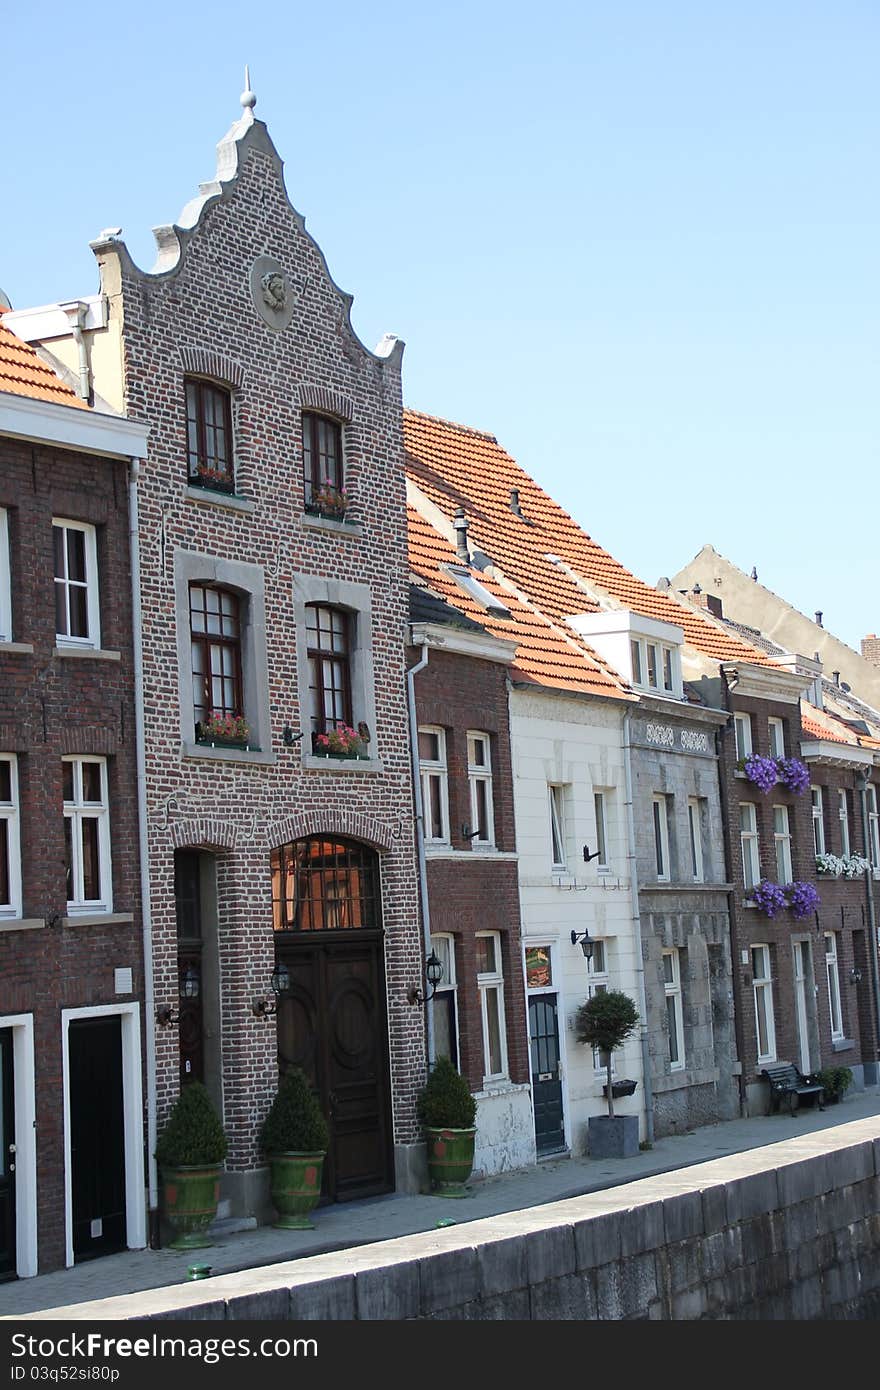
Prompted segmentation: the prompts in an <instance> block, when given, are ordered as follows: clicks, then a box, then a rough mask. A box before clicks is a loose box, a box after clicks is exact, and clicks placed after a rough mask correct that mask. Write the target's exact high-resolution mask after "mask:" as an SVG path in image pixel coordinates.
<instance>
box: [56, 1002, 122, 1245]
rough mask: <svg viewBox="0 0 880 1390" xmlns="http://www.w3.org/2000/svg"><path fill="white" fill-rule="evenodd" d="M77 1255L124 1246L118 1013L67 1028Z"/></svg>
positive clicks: (71, 1159) (80, 1022) (85, 1019)
mask: <svg viewBox="0 0 880 1390" xmlns="http://www.w3.org/2000/svg"><path fill="white" fill-rule="evenodd" d="M68 1054H69V1075H70V1162H71V1195H72V1200H73V1255H74V1259H75V1260H88V1259H91V1258H92V1257H93V1256H95V1255H109V1254H112V1253H113V1252H114V1251H117V1250H124V1249H125V1235H126V1230H125V1122H124V1117H123V1104H122V1028H121V1024H120V1019H119V1015H118V1014H112V1015H110V1016H109V1017H106V1018H84V1019H78V1020H76V1021H75V1022H73V1023H71V1025H70V1028H69V1031H68Z"/></svg>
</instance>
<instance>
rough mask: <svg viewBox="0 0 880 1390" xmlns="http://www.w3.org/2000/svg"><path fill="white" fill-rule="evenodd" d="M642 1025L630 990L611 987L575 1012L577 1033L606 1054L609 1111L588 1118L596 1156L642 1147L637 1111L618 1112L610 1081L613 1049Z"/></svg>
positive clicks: (626, 1153)
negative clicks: (631, 1113) (626, 991)
mask: <svg viewBox="0 0 880 1390" xmlns="http://www.w3.org/2000/svg"><path fill="white" fill-rule="evenodd" d="M638 1025H639V1012H638V1009H637V1008H636V1006H635V1004H634V1003H633V1001H632V1000H631V999H630V997H629V995H628V994H623V993H622V991H621V990H616V989H609V990H605V991H603V992H601V993H598V994H594V995H593V997H592V999H587V1000H586V1001H585V1002H584V1003H583V1004H581V1006H580V1008H579V1009H578V1011H577V1014H576V1015H575V1036H576V1037H577V1040H578V1042H581V1043H584V1044H585V1045H586V1046H587V1047H591V1048H597V1049H598V1050H599V1052H600V1053H604V1055H605V1067H606V1071H607V1074H608V1081H607V1083H606V1087H605V1095H606V1097H607V1100H608V1114H607V1115H592V1116H591V1117H590V1119H589V1122H588V1128H589V1147H590V1154H591V1155H592V1156H593V1157H594V1158H632V1157H633V1156H634V1155H635V1154H637V1153H638V1150H639V1121H638V1117H637V1116H636V1115H615V1113H614V1088H613V1084H612V1081H611V1060H612V1055H613V1053H614V1052H615V1051H616V1050H617V1048H619V1047H621V1046H622V1045H623V1043H624V1042H626V1039H627V1038H629V1037H631V1036H632V1034H633V1033H634V1032H635V1031H636V1029H637V1028H638Z"/></svg>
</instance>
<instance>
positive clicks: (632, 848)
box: [623, 709, 654, 1144]
mask: <svg viewBox="0 0 880 1390" xmlns="http://www.w3.org/2000/svg"><path fill="white" fill-rule="evenodd" d="M631 719H632V709H627V710H626V711H625V713H624V716H623V770H624V775H625V777H626V803H625V805H626V842H627V843H626V855H627V859H628V860H629V891H630V898H631V901H632V922H633V933H634V936H635V945H636V984H637V987H638V992H639V1013H640V1014H641V1018H642V1026H641V1029H640V1033H641V1040H642V1076H643V1085H644V1088H645V1141H646V1143H648V1144H653V1142H654V1092H653V1089H652V1087H651V1056H650V1053H649V1050H648V1003H647V996H646V991H645V962H644V958H643V956H642V919H641V916H640V914H639V880H638V874H637V872H636V828H635V819H634V815H633V778H632V743H631V740H630V721H631Z"/></svg>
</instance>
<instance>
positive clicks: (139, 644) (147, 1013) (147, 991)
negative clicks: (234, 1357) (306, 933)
mask: <svg viewBox="0 0 880 1390" xmlns="http://www.w3.org/2000/svg"><path fill="white" fill-rule="evenodd" d="M139 474H140V464H139V463H138V460H137V459H136V458H133V459H132V460H131V467H130V469H129V475H128V522H129V557H130V561H131V641H132V649H133V651H134V710H135V715H134V723H135V748H136V760H137V803H138V849H139V853H140V869H141V929H142V932H143V951H144V1026H145V1030H146V1048H147V1058H146V1060H147V1175H148V1193H149V1206H148V1231H149V1236H148V1239H149V1242H150V1246H151V1247H152V1248H153V1249H157V1248H158V1241H159V1175H158V1168H157V1164H156V1008H155V993H154V985H153V924H152V913H151V910H150V864H149V858H148V844H147V760H146V750H145V747H144V659H143V633H142V627H141V584H140V539H139V535H138V498H137V482H138V476H139Z"/></svg>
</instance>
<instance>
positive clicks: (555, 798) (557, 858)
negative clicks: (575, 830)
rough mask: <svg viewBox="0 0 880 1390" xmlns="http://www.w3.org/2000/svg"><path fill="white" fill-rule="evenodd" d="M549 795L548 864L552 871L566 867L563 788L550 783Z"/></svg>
mask: <svg viewBox="0 0 880 1390" xmlns="http://www.w3.org/2000/svg"><path fill="white" fill-rule="evenodd" d="M548 792H549V794H550V862H551V865H552V867H553V868H554V869H564V868H565V867H566V863H567V860H566V853H565V787H563V786H559V785H558V784H557V783H553V782H551V783H550V785H549V787H548Z"/></svg>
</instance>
